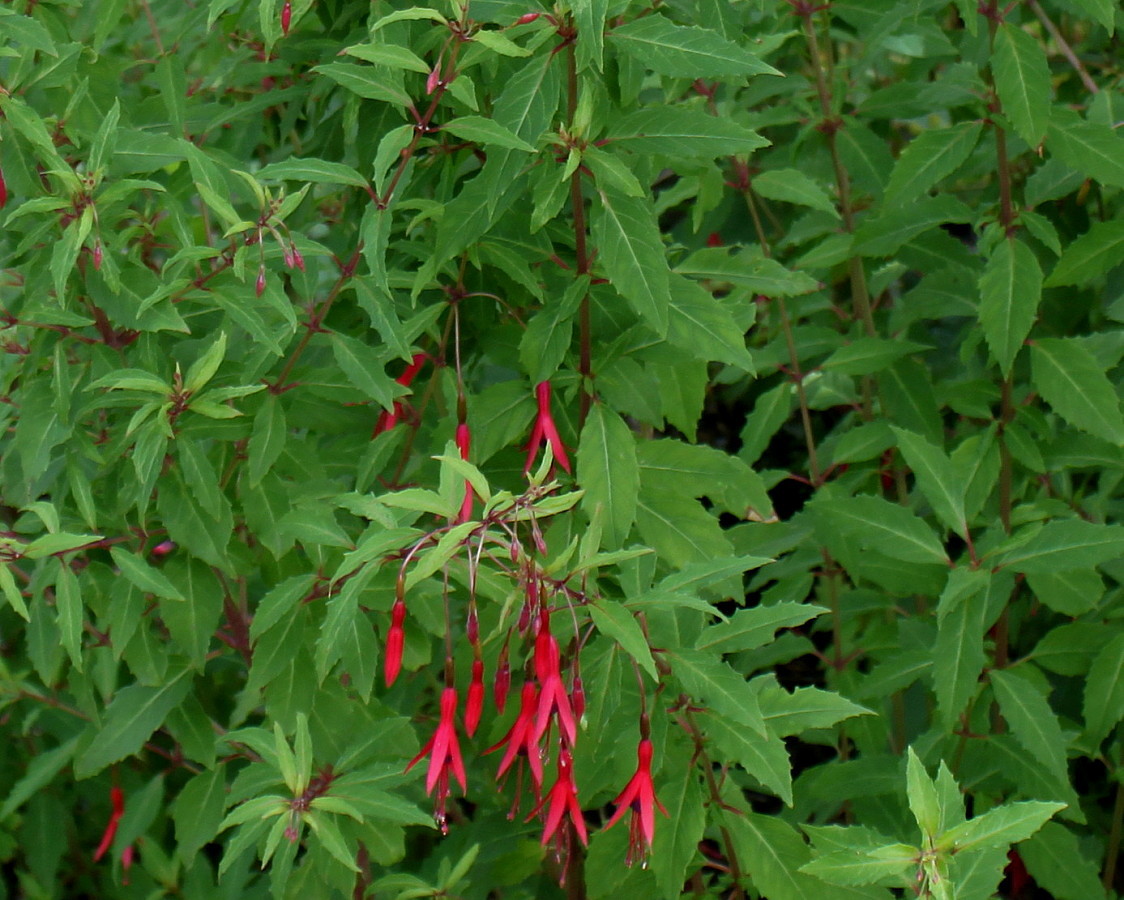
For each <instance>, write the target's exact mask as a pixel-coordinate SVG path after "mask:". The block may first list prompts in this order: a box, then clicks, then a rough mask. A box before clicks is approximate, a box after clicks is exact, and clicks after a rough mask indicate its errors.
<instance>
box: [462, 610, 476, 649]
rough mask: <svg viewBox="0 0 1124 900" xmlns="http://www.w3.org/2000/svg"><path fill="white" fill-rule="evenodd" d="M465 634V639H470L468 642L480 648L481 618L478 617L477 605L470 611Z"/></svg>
mask: <svg viewBox="0 0 1124 900" xmlns="http://www.w3.org/2000/svg"><path fill="white" fill-rule="evenodd" d="M464 634H465V637H467V638H468V642H469V643H470V644H471V645H472V646H473V647H476V646H479V644H480V618H479V617H478V616H477V615H476V606H475V604H473V606H472V607H471V608H470V609H469V610H468V623H467V624H466V625H465V629H464Z"/></svg>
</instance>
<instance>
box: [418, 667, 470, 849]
mask: <svg viewBox="0 0 1124 900" xmlns="http://www.w3.org/2000/svg"><path fill="white" fill-rule="evenodd" d="M427 755H428V756H429V770H428V771H427V772H426V775H425V790H426V793H427V794H432V793H433V789H434V788H436V789H437V794H436V796H435V797H434V812H433V817H434V819H436V820H437V824H438V826H440V828H441V833H442V834H447V833H448V830H449V826H448V824H447V822H446V819H445V801H446V800H447V799H448V797H449V769H450V768H451V769H452V770H453V775H454V776H455V777H456V779H457V782H458V783H459V784H460V786H461V790H462V791H465V790H467V789H468V785H467V778H466V777H465V774H464V760H463V759H462V758H461V747H460V742H459V740H458V739H457V689H456V688H453V687H447V688H445V689H444V690H443V691H442V692H441V718H440V720H439V722H438V724H437V731H435V732H434V733H433V737H431V738H430V739H429V740H428V741H426V744H425V746H424V747H422V748H421V752H420V753H419V754H418V755H417V756H415V757H414V758H413V759H411V760H410V764H409V765H408V766H406V771H407V772H409V771H410V769H412V768H413V767H414V766H415V765H417V763H418V762H419V761H420V760H421V759H422V757H424V756H427Z"/></svg>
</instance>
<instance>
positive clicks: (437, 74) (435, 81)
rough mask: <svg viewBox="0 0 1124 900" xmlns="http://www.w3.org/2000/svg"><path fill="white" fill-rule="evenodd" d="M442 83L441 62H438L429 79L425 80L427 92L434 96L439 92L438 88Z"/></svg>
mask: <svg viewBox="0 0 1124 900" xmlns="http://www.w3.org/2000/svg"><path fill="white" fill-rule="evenodd" d="M440 83H441V61H440V60H438V61H437V65H435V66H434V67H433V71H432V72H430V73H429V77H428V78H426V80H425V92H426V93H427V94H432V93H433V92H434V91H435V90H437V86H438V85H439V84H440Z"/></svg>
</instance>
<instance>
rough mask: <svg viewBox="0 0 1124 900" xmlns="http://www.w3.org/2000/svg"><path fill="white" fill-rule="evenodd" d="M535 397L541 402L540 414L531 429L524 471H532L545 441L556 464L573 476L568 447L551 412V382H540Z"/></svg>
mask: <svg viewBox="0 0 1124 900" xmlns="http://www.w3.org/2000/svg"><path fill="white" fill-rule="evenodd" d="M535 396H536V397H537V399H538V401H539V412H538V415H537V416H536V417H535V425H534V427H533V428H532V429H531V440H530V442H529V443H528V445H527V462H526V463H525V464H524V466H523V471H524V472H529V471H531V466H532V465H534V463H535V456H536V455H537V454H538V452H539V447H541V446H542V442H543V440H544V439H545V440H546V442H547V443H549V444H550V449H551V451H552V452H553V453H554V460H555V462H557V463H558V465H560V466H561V467H562V468H563V469H565V470H566V472H567V474H573V470H572V469H571V468H570V458H569V457H568V456H567V455H566V447H565V445H564V444H563V443H562V437H561V435H559V434H558V426H557V425H555V424H554V416H553V415H552V414H551V412H550V382H549V381H540V382H539V383H538V384H537V385H536V386H535Z"/></svg>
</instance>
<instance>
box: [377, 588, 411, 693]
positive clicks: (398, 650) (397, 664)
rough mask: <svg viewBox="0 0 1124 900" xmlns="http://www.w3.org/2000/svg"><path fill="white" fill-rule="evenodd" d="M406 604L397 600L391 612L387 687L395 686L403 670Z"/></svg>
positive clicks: (385, 666)
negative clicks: (395, 680) (395, 681)
mask: <svg viewBox="0 0 1124 900" xmlns="http://www.w3.org/2000/svg"><path fill="white" fill-rule="evenodd" d="M405 619H406V604H405V603H403V602H402V601H401V600H395V601H394V606H393V607H391V610H390V631H388V632H387V633H386V655H385V656H384V657H383V677H384V678H385V679H386V686H387V687H390V686H391V685H392V684H394V679H396V678H397V677H398V673H399V672H400V671H401V670H402V647H403V644H404V643H405V641H406V629H405V626H404V625H403V622H404V621H405Z"/></svg>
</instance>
